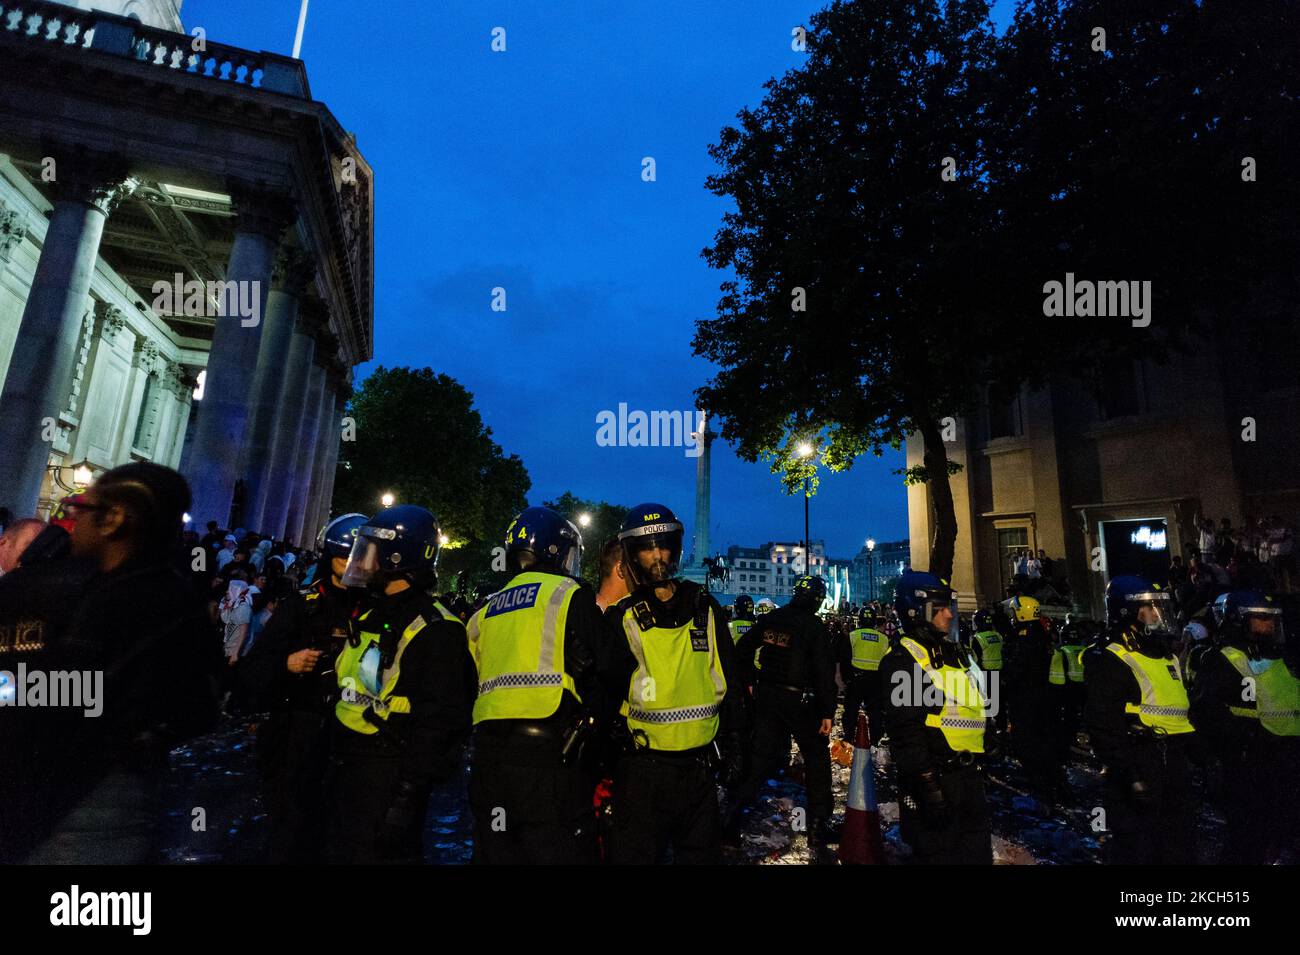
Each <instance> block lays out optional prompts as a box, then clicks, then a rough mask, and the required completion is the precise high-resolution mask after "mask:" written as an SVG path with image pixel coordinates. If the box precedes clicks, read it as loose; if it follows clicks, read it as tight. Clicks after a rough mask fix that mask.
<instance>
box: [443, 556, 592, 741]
mask: <svg viewBox="0 0 1300 955" xmlns="http://www.w3.org/2000/svg"><path fill="white" fill-rule="evenodd" d="M579 586H580V585H579V584H578V582H577V581H576V580H572V579H571V578H569V577H561V576H559V575H557V574H542V573H536V572H525V573H522V574H518V575H516V576H515V577H514V579H513V580H511V581H510V583H509V584H507V585H506V587H505V589H504V590H502V591H501V592H500V593H498V594H496V595H495V596H493V598H492V599H491V600H490V601H488V603H487V605H486V606H485V607H483V608H482V609H481V610H479V612H478V613H476V614H474V616H473V617H472V618H471V619H470V622H469V627H468V628H467V637H468V639H469V652H470V656H472V657H473V658H474V665H475V667H477V668H478V681H479V683H478V698H477V699H475V701H474V723H475V724H476V725H477V724H478V723H481V722H482V721H483V720H532V719H545V718H546V717H548V716H551V715H552V714H554V713H555V711H556V710H557V709H559V707H560V700H561V699H562V698H563V696H564V691H565V690H568V691H569V692H570V693H572V694H573V696H574V698H575V699H578V700H581V697H580V696H579V695H578V690H577V688H576V686H575V685H574V682H573V677H571V676H570V675H569V674H568V673H565V672H564V633H565V627H566V625H567V622H568V618H569V605H570V603H571V602H572V601H573V595H574V594H576V593H577V592H578V589H579Z"/></svg>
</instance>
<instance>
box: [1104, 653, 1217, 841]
mask: <svg viewBox="0 0 1300 955" xmlns="http://www.w3.org/2000/svg"><path fill="white" fill-rule="evenodd" d="M1137 645H1138V647H1139V649H1141V651H1142V652H1143V654H1145V655H1146V656H1152V657H1162V656H1166V654H1165V652H1164V651H1165V648H1164V647H1163V646H1162V645H1161V641H1160V640H1159V639H1158V638H1138V643H1137ZM1083 659H1084V667H1083V675H1084V681H1085V685H1086V687H1087V699H1086V701H1085V703H1084V714H1083V718H1084V726H1085V728H1086V729H1087V732H1088V739H1089V742H1090V743H1091V744H1092V749H1093V752H1095V753H1096V754H1097V757H1098V758H1099V759H1100V760H1101V761H1102V762H1103V763H1104V764H1105V771H1104V774H1103V779H1104V785H1103V802H1104V808H1105V811H1106V829H1107V831H1108V833H1109V837H1108V838H1107V840H1106V843H1105V855H1106V862H1107V863H1109V864H1119V865H1143V864H1152V863H1157V864H1167V865H1189V864H1191V863H1194V862H1195V861H1196V851H1195V841H1194V836H1195V818H1194V811H1193V804H1192V791H1191V787H1192V780H1191V769H1190V766H1189V748H1190V747H1191V746H1192V745H1194V740H1192V739H1191V738H1190V737H1192V736H1194V735H1195V734H1192V733H1180V734H1175V735H1164V736H1161V735H1158V734H1155V733H1153V732H1151V731H1150V730H1149V729H1147V728H1146V727H1144V726H1142V725H1141V723H1140V721H1139V720H1138V719H1137V717H1135V716H1131V715H1130V714H1128V713H1127V712H1126V711H1125V706H1126V705H1127V704H1130V703H1132V704H1137V703H1139V702H1141V691H1140V689H1139V687H1138V683H1137V681H1136V680H1135V679H1134V678H1133V674H1132V672H1131V671H1130V670H1129V668H1128V667H1127V666H1126V665H1125V664H1124V662H1123V661H1122V660H1120V659H1119V657H1117V656H1115V654H1113V653H1111V652H1110V651H1109V650H1107V649H1106V648H1105V646H1104V645H1097V646H1094V647H1092V648H1091V649H1089V650H1087V651H1086V652H1085V653H1084V657H1083ZM1168 660H1169V663H1170V664H1174V663H1175V662H1176V661H1175V660H1174V658H1173V657H1172V656H1169V657H1168Z"/></svg>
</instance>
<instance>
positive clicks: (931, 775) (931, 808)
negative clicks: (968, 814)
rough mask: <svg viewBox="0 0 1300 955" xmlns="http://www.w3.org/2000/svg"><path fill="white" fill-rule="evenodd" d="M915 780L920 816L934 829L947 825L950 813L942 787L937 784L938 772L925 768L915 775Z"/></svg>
mask: <svg viewBox="0 0 1300 955" xmlns="http://www.w3.org/2000/svg"><path fill="white" fill-rule="evenodd" d="M917 781H918V784H919V785H918V791H917V794H916V802H917V805H918V806H919V807H920V809H921V816H922V817H923V818H924V819H925V821H926V824H927V825H929V826H932V827H933V828H936V829H942V828H944V827H945V826H947V825H948V821H949V818H950V816H951V813H950V812H949V810H948V800H947V799H946V798H945V797H944V795H943V787H942V786H940V785H939V774H938V773H937V772H936V771H935V770H932V769H931V770H927V771H926V772H923V773H921V774H920V776H918V777H917Z"/></svg>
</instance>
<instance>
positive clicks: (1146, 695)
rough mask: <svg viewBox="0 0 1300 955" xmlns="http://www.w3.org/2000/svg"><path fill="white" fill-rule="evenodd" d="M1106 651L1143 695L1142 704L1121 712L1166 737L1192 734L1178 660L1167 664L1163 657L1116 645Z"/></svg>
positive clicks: (1110, 646) (1185, 690)
mask: <svg viewBox="0 0 1300 955" xmlns="http://www.w3.org/2000/svg"><path fill="white" fill-rule="evenodd" d="M1106 649H1107V650H1109V651H1110V652H1111V653H1113V654H1115V656H1117V657H1119V658H1120V659H1121V660H1123V661H1124V664H1125V666H1127V667H1128V668H1129V671H1130V672H1131V673H1132V674H1133V677H1134V679H1136V680H1137V682H1138V688H1139V689H1140V690H1141V691H1142V702H1141V703H1136V704H1134V703H1126V704H1125V705H1124V712H1126V713H1135V714H1137V717H1138V719H1139V720H1140V721H1141V722H1142V725H1143V726H1149V727H1151V728H1152V729H1155V730H1161V731H1163V732H1165V733H1167V734H1169V735H1174V734H1177V733H1191V732H1193V731H1194V730H1195V727H1194V726H1192V724H1191V722H1190V721H1189V720H1188V719H1187V710H1188V703H1187V687H1185V686H1184V685H1183V681H1182V676H1181V671H1180V670H1179V668H1178V661H1177V660H1174V661H1173V663H1172V664H1170V663H1168V662H1167V661H1166V660H1165V659H1164V658H1163V657H1149V656H1146V655H1145V654H1141V653H1133V652H1132V651H1131V650H1128V649H1127V648H1125V647H1123V646H1121V645H1120V644H1118V643H1112V644H1110V645H1108V646H1107V647H1106ZM1171 670H1172V672H1171Z"/></svg>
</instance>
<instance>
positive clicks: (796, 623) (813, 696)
mask: <svg viewBox="0 0 1300 955" xmlns="http://www.w3.org/2000/svg"><path fill="white" fill-rule="evenodd" d="M755 651H757V652H758V653H759V654H760V656H759V663H760V665H761V669H760V670H758V672H757V673H755V672H754V667H753V659H754V653H755ZM736 652H737V661H736V662H737V669H739V670H740V671H741V672H742V673H743V674H744V679H745V681H746V682H747V683H753V685H754V733H753V743H752V748H751V750H750V756H751V759H750V769H749V772H748V773H747V774H746V777H745V779H744V780H743V781H742V782H741V784H740V785H739V786H738V787H737V789H736V791H735V794H734V811H735V812H739V811H740V810H741V809H743V808H744V807H745V806H747V805H748V804H749V803H751V802H752V801H753V800H754V798H755V797H756V796H757V795H758V791H759V789H760V788H761V787H762V785H763V781H764V780H765V779H768V778H770V777H771V776H772V775H774V774H775V773H776V771H777V770H778V769H780V768H781V767H782V766H784V765H785V764H786V762H787V761H788V760H789V758H790V737H791V736H793V737H794V740H795V743H796V744H797V745H798V747H799V752H800V754H801V755H802V756H803V761H804V784H805V786H806V787H807V790H808V823H809V832H816V831H817V830H818V828H819V827H824V826H825V824H826V823H827V822H829V820H830V817H831V812H832V810H833V808H834V804H833V801H832V797H831V758H830V750H829V748H828V743H829V738H828V737H826V736H823V735H822V734H821V733H820V729H821V722H822V720H829V719H834V717H835V703H836V696H837V692H836V686H835V656H834V650H833V647H832V644H831V637H830V634H829V633H828V632H827V630H826V625H825V624H824V623H822V621H821V620H820V619H818V617H817V614H816V613H815V612H814V607H813V606H812V605H811V604H808V605H795V604H791V605H789V606H785V607H781V608H779V609H777V610H773V611H772V612H771V613H768V614H765V615H764V616H763V619H762V620H760V621H759V622H758V623H756V624H754V626H752V627H750V628H749V631H748V632H747V633H746V634H745V635H744V636H743V637H741V638H740V643H738V644H737V645H736Z"/></svg>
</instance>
